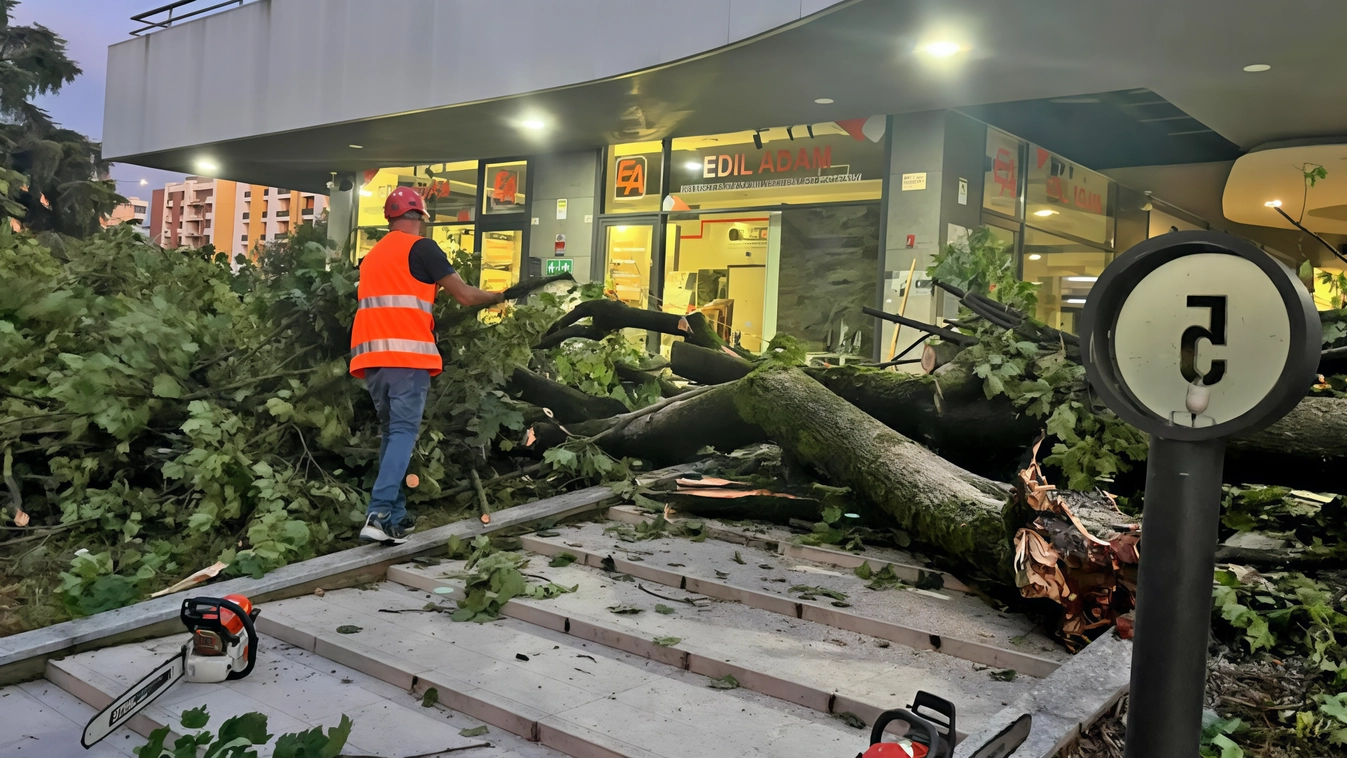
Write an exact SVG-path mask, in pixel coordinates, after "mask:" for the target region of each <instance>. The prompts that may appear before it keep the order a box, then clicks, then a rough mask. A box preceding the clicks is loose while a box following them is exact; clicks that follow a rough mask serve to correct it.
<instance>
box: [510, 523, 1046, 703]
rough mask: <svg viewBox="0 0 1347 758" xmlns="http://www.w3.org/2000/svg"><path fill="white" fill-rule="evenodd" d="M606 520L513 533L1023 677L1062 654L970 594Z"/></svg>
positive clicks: (621, 567) (545, 550)
mask: <svg viewBox="0 0 1347 758" xmlns="http://www.w3.org/2000/svg"><path fill="white" fill-rule="evenodd" d="M608 526H610V525H608V524H604V523H585V524H578V525H573V526H569V527H562V528H561V530H560V533H559V535H558V536H556V537H539V536H537V535H528V536H525V537H523V538H522V540H523V545H524V548H525V549H526V550H530V551H533V552H537V553H540V554H542V555H549V556H555V555H559V554H561V553H570V554H571V555H574V556H576V557H577V558H578V559H580V560H579V562H581V563H583V564H584V565H587V566H590V567H593V568H599V567H601V566H602V565H603V562H604V561H605V559H607V558H610V557H611V558H612V560H613V565H614V567H615V568H616V570H617V571H618V572H620V573H624V574H629V575H631V576H633V577H636V578H639V579H643V580H646V581H650V582H655V583H659V584H662V585H665V586H668V587H676V588H680V589H684V590H687V591H689V592H694V593H699V594H702V595H706V596H708V597H714V598H717V599H721V600H730V601H733V602H737V603H741V604H744V605H748V606H751V607H755V608H760V609H763V610H767V611H771V612H773V613H778V614H781V615H784V616H788V617H793V618H801V619H805V620H810V621H816V622H818V623H821V624H825V625H827V626H832V627H834V628H838V629H843V630H846V631H850V632H855V633H857V634H863V635H868V636H872V637H878V638H880V639H885V640H889V641H891V642H896V643H899V644H901V645H905V646H908V647H911V648H914V649H920V650H937V651H939V652H941V653H944V654H946V655H951V656H954V657H956V658H962V659H964V660H968V661H972V662H974V663H979V664H982V665H985V666H992V667H995V668H997V669H1014V670H1015V671H1016V672H1018V673H1019V674H1025V675H1028V676H1034V677H1040V678H1041V677H1044V676H1047V675H1049V674H1051V673H1052V672H1053V671H1054V670H1056V668H1057V667H1058V666H1059V665H1060V664H1061V662H1062V661H1064V660H1066V659H1067V658H1069V657H1070V656H1069V654H1068V653H1067V652H1066V651H1065V650H1063V649H1062V648H1061V647H1060V646H1059V645H1058V644H1057V643H1056V642H1054V641H1053V640H1052V639H1051V638H1050V637H1048V636H1047V635H1046V634H1044V633H1043V632H1042V630H1040V629H1038V628H1037V625H1036V624H1035V623H1034V622H1033V621H1032V620H1031V619H1029V618H1027V617H1025V616H1022V615H1019V614H1011V613H1005V612H1001V611H998V610H996V609H994V608H992V607H990V606H989V605H987V604H986V603H985V602H984V601H982V600H981V599H979V598H977V597H976V596H973V595H967V594H964V593H956V592H943V591H941V592H935V591H927V590H916V589H891V590H882V591H876V590H869V589H866V586H865V585H866V582H865V581H864V580H862V579H860V578H859V577H857V576H856V575H855V573H854V572H853V571H850V570H846V569H841V568H839V567H837V566H830V565H821V564H818V563H815V562H813V561H808V560H803V559H797V558H791V557H788V556H782V555H779V554H777V553H775V552H771V551H769V550H766V549H763V548H759V547H754V546H752V545H743V546H736V545H733V544H729V543H726V542H722V541H719V540H706V541H704V542H693V541H691V540H688V539H685V538H682V537H660V538H657V539H652V540H641V541H639V542H623V541H620V540H619V539H618V538H616V537H615V536H614V535H613V534H611V533H608V532H605V528H607V527H608ZM736 555H737V556H738V558H737V560H736ZM799 585H804V586H810V587H820V588H824V589H827V590H834V591H837V592H841V593H843V594H845V596H846V600H845V601H833V600H832V599H830V598H828V597H827V596H823V595H820V596H818V597H817V599H815V600H813V601H810V600H804V599H801V597H800V594H801V593H798V592H796V593H792V592H791V591H790V588H791V587H794V586H799ZM839 602H844V603H845V604H846V606H839V604H838V603H839Z"/></svg>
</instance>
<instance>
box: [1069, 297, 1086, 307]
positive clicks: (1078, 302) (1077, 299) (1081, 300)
mask: <svg viewBox="0 0 1347 758" xmlns="http://www.w3.org/2000/svg"><path fill="white" fill-rule="evenodd" d="M1066 301H1067V302H1068V303H1071V304H1072V305H1084V304H1085V298H1083V297H1068V298H1067V299H1066Z"/></svg>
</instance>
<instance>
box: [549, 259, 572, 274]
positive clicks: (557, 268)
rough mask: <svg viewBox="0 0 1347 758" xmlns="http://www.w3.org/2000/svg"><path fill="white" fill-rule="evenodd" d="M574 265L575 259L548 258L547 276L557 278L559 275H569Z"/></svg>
mask: <svg viewBox="0 0 1347 758" xmlns="http://www.w3.org/2000/svg"><path fill="white" fill-rule="evenodd" d="M574 265H575V259H574V258H548V259H547V275H548V276H556V275H557V274H569V273H571V268H572V267H573V266H574Z"/></svg>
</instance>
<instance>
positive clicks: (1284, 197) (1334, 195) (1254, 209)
mask: <svg viewBox="0 0 1347 758" xmlns="http://www.w3.org/2000/svg"><path fill="white" fill-rule="evenodd" d="M1316 166H1318V167H1322V168H1323V169H1324V170H1325V172H1326V173H1327V176H1325V177H1324V178H1322V179H1317V178H1316V179H1315V181H1314V186H1313V187H1311V186H1309V182H1307V181H1306V179H1305V172H1306V171H1307V170H1313V168H1314V167H1316ZM1269 202H1279V203H1281V209H1282V210H1283V211H1285V212H1286V214H1287V215H1289V216H1290V217H1291V218H1294V219H1296V220H1297V221H1300V222H1301V223H1302V224H1304V225H1305V227H1306V228H1308V229H1311V230H1313V231H1315V232H1320V233H1326V234H1347V142H1335V143H1330V144H1325V145H1303V146H1296V147H1280V148H1278V147H1273V148H1268V149H1265V150H1257V151H1254V152H1251V153H1249V154H1248V155H1245V156H1243V157H1241V158H1240V159H1239V160H1237V161H1235V165H1234V167H1233V168H1231V170H1230V178H1229V179H1227V180H1226V184H1225V195H1224V197H1223V198H1222V200H1221V204H1222V207H1223V210H1224V212H1225V216H1226V218H1228V219H1230V220H1231V221H1236V222H1239V223H1242V224H1257V225H1260V226H1272V227H1278V228H1283V229H1292V228H1294V227H1293V225H1292V224H1291V222H1289V221H1287V220H1286V219H1285V218H1283V217H1282V216H1281V214H1279V213H1277V211H1276V209H1274V208H1270V207H1268V206H1267V203H1269Z"/></svg>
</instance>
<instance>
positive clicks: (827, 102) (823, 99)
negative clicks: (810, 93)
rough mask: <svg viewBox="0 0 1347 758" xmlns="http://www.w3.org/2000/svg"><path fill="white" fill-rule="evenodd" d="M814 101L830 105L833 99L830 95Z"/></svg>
mask: <svg viewBox="0 0 1347 758" xmlns="http://www.w3.org/2000/svg"><path fill="white" fill-rule="evenodd" d="M814 102H816V103H818V104H819V105H832V104H833V99H832V98H831V97H820V98H817V99H815V100H814Z"/></svg>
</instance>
